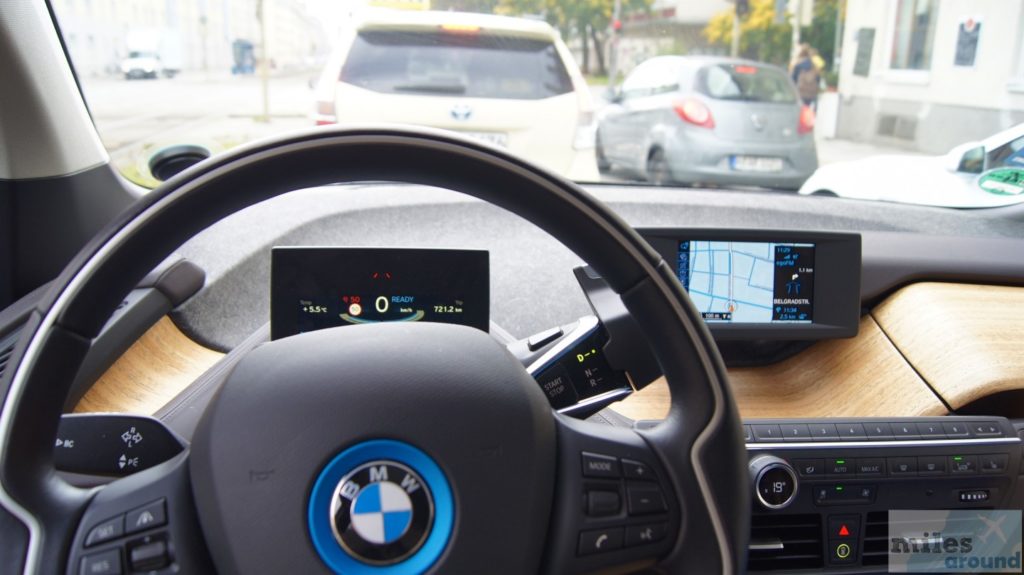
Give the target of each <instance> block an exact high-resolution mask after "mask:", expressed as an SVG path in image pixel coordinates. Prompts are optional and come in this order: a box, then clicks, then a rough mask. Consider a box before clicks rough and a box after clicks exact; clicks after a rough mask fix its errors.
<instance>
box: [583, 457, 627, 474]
mask: <svg viewBox="0 0 1024 575" xmlns="http://www.w3.org/2000/svg"><path fill="white" fill-rule="evenodd" d="M583 475H584V477H598V478H604V479H618V478H619V477H621V476H622V471H621V469H620V467H619V460H618V459H616V458H614V457H611V456H608V455H599V454H597V453H587V452H585V451H584V452H583Z"/></svg>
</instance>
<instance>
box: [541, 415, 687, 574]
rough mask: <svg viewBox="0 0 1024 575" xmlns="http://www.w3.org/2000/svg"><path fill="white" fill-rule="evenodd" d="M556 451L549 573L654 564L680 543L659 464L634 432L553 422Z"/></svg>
mask: <svg viewBox="0 0 1024 575" xmlns="http://www.w3.org/2000/svg"><path fill="white" fill-rule="evenodd" d="M557 425H558V427H557V430H558V450H559V459H558V463H557V474H556V487H555V498H554V506H553V509H552V522H551V532H550V535H549V537H548V548H547V552H546V553H545V562H546V563H545V570H546V571H547V572H550V573H586V572H591V571H596V570H599V569H606V570H607V569H611V570H612V571H614V570H616V568H617V569H618V570H620V571H622V572H632V571H635V570H638V569H641V568H644V567H650V566H653V565H655V564H656V563H657V561H658V559H660V558H661V557H663V556H664V555H666V554H667V553H668V551H669V550H670V549H671V548H672V547H673V546H674V545H675V542H676V540H677V538H678V537H679V528H680V524H681V521H680V519H681V514H682V513H683V510H682V509H681V507H680V505H679V499H678V498H677V496H676V489H675V488H674V487H673V486H672V482H671V480H670V477H669V476H668V475H667V473H666V472H665V469H664V467H663V466H662V465H661V463H660V459H659V457H658V456H657V454H656V453H655V452H654V450H653V449H652V448H651V447H650V446H649V445H648V444H647V442H646V441H645V440H644V439H643V438H642V437H641V436H640V435H639V434H638V433H636V432H635V431H633V430H631V429H624V428H613V427H609V426H607V425H600V424H596V423H590V422H587V421H579V420H576V419H571V418H568V417H564V416H558V418H557Z"/></svg>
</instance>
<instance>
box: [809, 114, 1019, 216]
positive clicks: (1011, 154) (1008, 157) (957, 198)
mask: <svg viewBox="0 0 1024 575" xmlns="http://www.w3.org/2000/svg"><path fill="white" fill-rule="evenodd" d="M800 193H801V194H805V195H807V194H817V195H831V196H840V197H844V198H855V199H859V200H882V201H889V202H901V203H905V204H923V205H930V206H944V207H949V208H977V207H994V206H1005V205H1009V204H1017V203H1021V202H1024V124H1018V125H1016V126H1014V127H1012V128H1010V129H1008V130H1004V131H1002V132H999V133H998V134H995V135H993V136H990V137H988V138H986V139H984V140H982V141H980V142H968V143H965V144H961V145H959V146H957V147H955V148H953V149H952V150H951V151H950V152H949V153H948V154H946V155H944V156H912V155H895V154H890V155H885V156H872V157H869V158H864V159H860V160H852V161H848V162H837V163H835V164H829V165H827V166H822V167H821V168H820V169H818V171H817V172H815V174H814V175H813V176H811V178H810V179H808V180H807V182H806V183H804V185H803V187H801V188H800Z"/></svg>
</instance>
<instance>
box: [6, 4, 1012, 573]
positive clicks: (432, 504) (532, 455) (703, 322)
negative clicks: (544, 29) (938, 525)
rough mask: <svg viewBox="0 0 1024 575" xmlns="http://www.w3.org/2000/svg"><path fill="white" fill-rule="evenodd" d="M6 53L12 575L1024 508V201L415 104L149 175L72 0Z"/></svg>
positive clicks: (553, 558)
mask: <svg viewBox="0 0 1024 575" xmlns="http://www.w3.org/2000/svg"><path fill="white" fill-rule="evenodd" d="M0 46H2V49H0V77H2V78H3V81H0V237H2V240H0V310H2V311H0V397H2V398H3V404H2V411H0V573H11V574H14V573H69V574H90V575H105V574H120V573H135V572H147V573H216V572H219V573H331V572H335V573H379V574H385V573H386V574H394V573H423V572H431V573H435V572H436V573H559V574H561V573H591V572H601V573H633V572H641V573H702V574H703V573H708V574H710V573H730V574H731V573H747V572H750V573H836V574H854V573H857V574H869V573H887V572H892V571H890V569H891V568H892V566H893V564H892V563H891V562H892V556H893V553H894V551H893V546H894V545H895V543H894V539H893V535H892V533H893V531H892V530H893V529H894V526H893V524H892V522H891V520H892V518H893V517H894V515H893V514H894V513H896V512H928V511H970V512H973V513H980V512H983V511H993V510H1020V509H1022V508H1024V443H1022V442H1024V329H1022V326H1024V206H1021V205H1016V206H1007V207H999V208H985V209H975V210H972V209H960V210H955V209H945V208H936V207H927V206H917V205H900V204H892V203H879V202H869V201H858V200H850V199H843V198H838V197H821V196H798V195H795V194H784V193H778V192H764V193H751V192H750V191H746V190H739V189H731V188H728V187H721V188H714V189H704V188H692V189H687V190H685V193H680V192H679V191H678V190H674V189H672V188H668V187H661V186H654V185H645V184H642V183H630V184H626V183H623V184H617V183H582V184H579V183H575V182H572V181H569V180H567V179H565V178H563V177H561V176H559V175H556V174H553V173H552V172H550V171H548V170H546V169H543V168H540V167H537V166H535V165H534V164H533V163H531V162H529V161H526V160H523V159H521V158H518V157H516V156H513V155H511V154H509V153H507V152H505V151H502V150H501V149H499V148H497V147H494V146H491V145H488V144H486V143H481V142H479V141H475V140H470V139H467V138H464V137H460V136H458V135H455V134H453V133H451V132H445V131H441V130H434V129H429V128H412V127H396V126H385V125H382V126H372V125H369V126H359V127H352V126H340V125H339V126H318V127H316V128H310V129H307V130H304V131H298V132H294V133H289V134H286V135H281V136H275V137H271V138H266V139H261V140H258V141H255V142H251V143H246V144H243V145H240V146H238V147H235V148H232V149H231V150H228V151H226V152H224V153H221V154H218V155H215V156H213V157H210V158H209V159H205V160H203V161H201V162H198V163H193V162H192V161H189V162H184V165H182V166H181V168H185V169H180V168H175V169H173V170H170V172H171V174H169V177H167V179H166V181H164V182H163V183H162V184H161V185H160V186H159V187H157V188H155V189H154V190H152V191H144V190H141V189H140V188H139V187H138V186H136V185H135V184H133V183H130V182H129V181H127V180H126V179H125V178H124V177H122V175H121V174H120V173H119V172H118V171H117V170H116V169H115V167H114V166H113V163H112V160H111V157H110V155H109V154H108V153H107V151H106V150H105V149H104V147H103V144H102V142H101V138H100V135H99V134H98V133H97V129H96V126H95V124H94V122H93V119H92V117H91V115H90V110H89V107H88V105H87V102H86V100H85V98H84V97H83V94H82V91H81V88H80V85H79V82H78V80H77V78H76V75H75V69H74V66H72V63H71V61H70V59H69V56H68V54H67V52H66V49H65V46H64V39H63V38H62V36H61V33H60V29H59V27H58V26H57V24H56V23H55V17H54V14H53V12H52V9H51V8H50V7H49V5H48V3H46V2H43V1H25V2H16V3H13V4H11V5H8V4H5V5H4V6H3V7H2V8H0ZM195 105H196V106H200V105H202V104H201V103H199V102H196V104H195ZM195 159H196V160H199V159H202V158H201V157H199V158H195ZM716 270H717V271H716ZM716 275H717V276H722V275H725V276H729V277H731V276H733V275H735V276H736V277H742V278H744V279H745V280H748V281H746V282H742V284H741V283H729V285H730V291H729V293H728V294H727V295H724V296H723V295H720V294H715V293H710V294H709V293H707V292H708V291H711V290H714V289H717V288H715V287H714V286H713V285H711V284H709V283H708V282H709V278H714V277H715V276H716ZM758 281H760V284H759V285H760V286H761V287H760V288H758V289H757V290H753V289H752V288H750V285H751V284H752V283H757V282H758ZM734 289H735V290H736V291H733V290H734ZM755 291H756V292H757V293H754V292H755ZM765 294H767V295H765ZM716 295H717V296H718V297H719V299H722V298H724V299H725V300H727V307H726V308H723V309H724V310H718V311H713V312H709V311H706V310H705V307H706V304H704V303H702V302H707V301H711V300H713V299H714V298H715V297H716ZM702 298H703V299H702ZM734 316H735V317H736V318H746V319H739V320H736V321H730V320H733V319H734ZM370 485H373V486H374V487H375V488H377V487H379V494H378V492H377V491H374V492H373V493H372V496H373V497H377V498H378V499H379V501H378V502H377V507H376V508H374V510H372V513H371V512H365V509H366V506H367V505H369V503H367V502H369V501H370V497H369V496H367V497H363V494H364V493H365V494H370V493H371V492H370V487H369V486H370ZM353 486H355V487H353ZM349 487H352V489H353V490H357V489H361V491H359V492H358V495H357V494H356V492H355V491H353V492H352V493H347V489H348V488H349ZM396 493H397V494H396ZM389 497H390V499H389ZM374 501H377V500H374ZM388 501H391V502H395V501H397V502H398V503H395V504H394V505H396V507H393V508H388V503H387V502H388ZM381 502H383V503H381ZM361 504H362V505H361ZM366 513H370V514H374V513H375V514H376V515H379V516H380V517H383V519H381V518H380V517H375V519H374V520H375V521H382V522H383V523H375V524H372V525H371V524H370V523H367V522H368V521H370V520H369V519H364V516H365V515H366ZM389 513H390V514H391V515H388V514H389ZM402 514H404V515H402ZM1016 517H1017V521H1018V523H1019V518H1020V514H1019V511H1018V512H1017V515H1016ZM396 518H397V519H396ZM389 521H391V523H389ZM395 521H399V524H397V525H398V527H395V528H394V530H392V527H390V526H392V525H395V523H394V522H395ZM367 525H371V526H370V527H367ZM1011 527H1012V526H1011ZM389 530H390V531H389ZM392 532H393V533H394V535H393V536H392ZM372 533H377V536H376V537H377V538H376V539H375V538H374V536H373V535H372ZM1016 533H1017V537H1018V539H1019V533H1020V525H1019V524H1018V525H1017V527H1016ZM917 535H920V534H917ZM936 536H937V534H936ZM928 537H929V535H928V534H927V533H925V538H928ZM940 541H941V539H940ZM1019 551H1020V549H1019V544H1018V548H1017V552H1018V555H1017V558H1018V563H1017V572H1019V569H1020V566H1019ZM1011 566H1012V563H1011ZM971 570H973V569H969V568H963V569H961V570H960V571H971ZM904 572H906V571H904ZM946 572H957V570H956V569H952V570H947V571H946Z"/></svg>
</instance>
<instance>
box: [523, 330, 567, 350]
mask: <svg viewBox="0 0 1024 575" xmlns="http://www.w3.org/2000/svg"><path fill="white" fill-rule="evenodd" d="M562 333H563V332H562V328H560V327H553V328H551V329H548V330H544V331H542V332H540V333H537V334H534V335H531V336H530V338H529V339H528V340H526V346H527V348H529V350H530V351H537V350H538V349H540V348H542V347H545V346H546V345H548V344H549V343H552V342H554V341H555V340H556V339H558V338H560V337H562Z"/></svg>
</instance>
